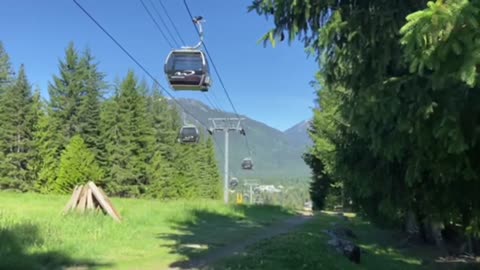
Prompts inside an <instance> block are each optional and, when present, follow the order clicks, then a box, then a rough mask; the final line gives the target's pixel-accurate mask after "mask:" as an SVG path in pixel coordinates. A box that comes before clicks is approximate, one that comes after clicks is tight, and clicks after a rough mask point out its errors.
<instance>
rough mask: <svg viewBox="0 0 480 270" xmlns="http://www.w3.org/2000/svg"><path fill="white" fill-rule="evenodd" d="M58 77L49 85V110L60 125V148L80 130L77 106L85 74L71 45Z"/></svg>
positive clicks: (60, 66)
mask: <svg viewBox="0 0 480 270" xmlns="http://www.w3.org/2000/svg"><path fill="white" fill-rule="evenodd" d="M59 69H60V70H59V72H60V74H59V76H56V75H55V76H53V82H52V83H50V84H49V87H48V93H49V95H50V102H49V105H50V108H51V109H52V117H54V118H56V119H57V120H58V121H59V123H60V130H59V133H60V139H61V145H62V147H65V145H66V144H67V143H68V141H69V139H70V138H72V137H73V136H74V135H75V134H77V133H79V132H80V130H81V127H80V119H79V116H80V115H79V113H78V111H79V107H80V106H79V104H81V103H82V97H83V96H84V88H83V87H84V81H83V77H84V76H85V72H82V66H81V59H80V56H79V55H78V52H77V51H76V49H75V47H74V45H73V43H70V45H69V46H68V48H67V50H66V51H65V60H64V61H60V64H59Z"/></svg>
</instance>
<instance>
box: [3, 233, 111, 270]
mask: <svg viewBox="0 0 480 270" xmlns="http://www.w3.org/2000/svg"><path fill="white" fill-rule="evenodd" d="M42 244H43V239H42V238H41V237H40V235H39V231H38V227H37V226H35V225H33V224H20V225H16V226H12V227H10V228H0V269H19V270H23V269H29V270H30V269H69V268H70V267H72V268H75V269H90V268H94V267H98V266H103V267H108V266H110V265H108V264H99V263H95V262H93V261H89V260H76V259H73V258H71V257H69V256H68V255H67V254H64V253H63V252H60V251H44V252H43V251H38V252H32V251H31V249H32V248H34V247H38V246H41V245H42Z"/></svg>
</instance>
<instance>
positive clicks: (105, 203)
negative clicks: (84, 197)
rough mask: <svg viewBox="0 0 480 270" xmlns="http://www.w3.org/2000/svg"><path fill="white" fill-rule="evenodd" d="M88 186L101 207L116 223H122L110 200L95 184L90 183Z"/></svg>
mask: <svg viewBox="0 0 480 270" xmlns="http://www.w3.org/2000/svg"><path fill="white" fill-rule="evenodd" d="M88 186H89V187H90V189H91V190H92V194H93V196H95V199H96V200H97V201H98V203H99V204H100V206H101V207H102V208H103V210H105V211H106V212H107V214H109V215H110V216H111V217H112V218H113V219H114V220H115V221H118V222H120V215H118V213H117V211H115V210H114V208H113V206H112V205H111V202H110V201H109V200H108V197H107V196H105V195H104V193H103V192H102V191H101V190H99V188H98V187H97V186H96V185H95V184H94V183H93V182H88Z"/></svg>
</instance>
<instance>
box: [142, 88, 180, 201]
mask: <svg viewBox="0 0 480 270" xmlns="http://www.w3.org/2000/svg"><path fill="white" fill-rule="evenodd" d="M172 110H173V109H172V108H171V107H170V106H169V104H168V102H167V100H166V99H165V98H164V97H163V96H162V95H161V94H160V91H159V89H158V87H156V86H154V88H153V91H152V94H151V95H150V97H149V115H150V116H151V118H152V123H153V128H154V130H155V133H154V134H155V153H154V156H153V158H152V160H151V163H150V165H149V179H150V185H149V187H148V192H147V194H148V196H149V197H154V198H160V199H171V198H178V197H179V196H180V195H179V190H178V189H177V188H176V180H177V179H176V178H175V176H176V175H175V168H174V164H173V163H174V156H175V148H174V146H175V143H176V137H177V134H178V128H179V127H177V126H176V125H175V121H176V120H175V119H174V118H173V117H174V115H176V114H172V112H171V111H172Z"/></svg>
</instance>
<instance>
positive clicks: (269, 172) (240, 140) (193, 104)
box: [177, 99, 310, 178]
mask: <svg viewBox="0 0 480 270" xmlns="http://www.w3.org/2000/svg"><path fill="white" fill-rule="evenodd" d="M177 102H178V103H179V104H181V108H179V109H180V110H181V111H182V110H185V111H187V112H188V113H182V117H183V118H184V122H185V123H189V124H195V125H196V126H197V127H199V129H200V130H202V132H203V134H205V136H210V135H209V134H208V132H207V131H206V128H204V126H205V125H208V126H210V125H211V122H210V121H209V120H208V119H209V118H236V117H237V116H236V115H235V114H233V113H230V112H224V111H219V110H215V109H212V108H210V107H209V106H207V105H206V104H204V103H202V102H200V101H198V100H193V99H177ZM189 115H195V118H196V119H198V120H199V122H201V123H199V122H198V121H196V120H195V119H193V118H192V117H190V116H189ZM241 117H242V118H245V119H244V120H243V121H242V127H243V128H244V130H245V132H246V134H247V136H246V137H245V136H243V135H241V134H240V133H239V132H230V133H229V168H230V172H231V175H232V176H235V177H242V178H278V177H282V178H293V177H307V176H308V175H309V174H310V169H309V168H308V167H307V165H306V164H305V163H304V161H303V159H302V154H303V153H304V152H305V150H306V147H307V144H306V143H305V141H306V140H305V136H306V129H304V133H305V134H304V135H303V137H300V135H299V134H301V132H300V129H301V126H298V125H296V126H298V127H296V126H295V127H296V128H295V127H292V128H291V129H289V132H287V133H284V132H282V131H280V130H277V129H275V128H272V127H270V126H268V125H266V124H264V123H261V122H259V121H256V120H254V119H251V118H248V117H246V116H241ZM305 126H306V125H305ZM295 134H297V135H295ZM213 136H214V138H215V142H216V150H217V153H216V154H217V159H218V160H219V162H220V166H221V168H222V173H223V164H224V149H225V140H224V138H225V135H224V133H222V132H216V133H214V135H213ZM295 136H299V137H298V138H296V137H295ZM307 138H308V137H307ZM247 140H248V145H249V146H250V149H251V151H252V152H251V154H250V153H248V150H247V147H246V144H247ZM245 157H251V158H252V160H253V162H254V170H253V171H245V170H242V169H241V166H240V165H241V162H242V160H243V159H244V158H245Z"/></svg>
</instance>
